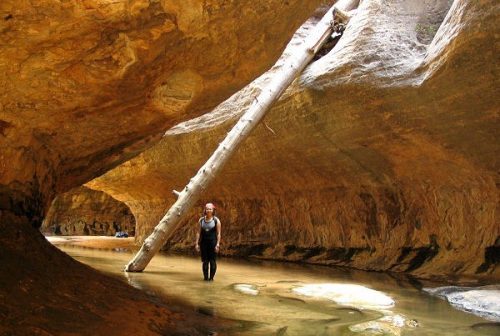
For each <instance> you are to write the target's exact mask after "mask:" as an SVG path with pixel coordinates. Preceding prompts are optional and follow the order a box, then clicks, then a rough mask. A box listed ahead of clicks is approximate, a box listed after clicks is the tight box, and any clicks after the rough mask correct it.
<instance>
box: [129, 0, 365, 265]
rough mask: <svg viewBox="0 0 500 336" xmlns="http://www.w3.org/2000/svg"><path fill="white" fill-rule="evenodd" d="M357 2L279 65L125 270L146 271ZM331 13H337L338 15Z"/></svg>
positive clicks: (339, 9)
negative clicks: (267, 83)
mask: <svg viewBox="0 0 500 336" xmlns="http://www.w3.org/2000/svg"><path fill="white" fill-rule="evenodd" d="M358 2H359V1H357V0H340V1H339V2H338V3H337V4H336V5H335V6H333V7H332V8H330V9H329V10H328V12H327V13H326V14H325V15H324V16H323V18H322V19H321V21H320V22H319V23H318V24H317V25H316V27H315V28H314V29H313V31H312V32H311V34H310V35H309V36H308V37H307V38H306V40H305V41H304V43H303V48H302V49H301V51H298V52H297V53H296V55H294V56H292V57H291V58H290V59H289V61H288V62H287V63H285V64H283V65H282V67H281V69H280V70H279V72H278V73H277V74H276V75H275V77H274V78H273V80H272V81H271V82H270V83H269V85H267V86H266V87H265V88H264V89H263V90H262V92H261V93H260V95H259V96H258V97H257V98H255V100H254V101H253V103H252V105H251V106H250V108H249V109H248V111H247V112H245V113H244V114H243V115H242V116H241V118H240V119H239V120H238V122H237V123H236V125H235V126H234V127H233V128H232V129H231V131H230V132H229V133H228V135H227V136H226V138H225V139H224V140H223V141H222V142H221V143H220V144H219V147H218V148H217V149H216V151H215V152H214V153H213V154H212V156H211V157H210V158H209V159H208V161H207V162H206V163H205V164H204V165H203V166H202V167H201V168H200V170H198V173H197V174H196V175H195V176H194V177H193V178H192V179H191V180H190V181H189V183H188V185H187V186H186V187H185V188H184V189H183V190H182V191H181V192H175V193H176V195H177V196H178V198H177V201H176V202H175V203H174V205H172V207H171V208H170V209H169V210H168V212H167V214H166V215H165V216H164V217H163V218H162V219H161V221H160V223H159V224H158V225H157V226H156V227H155V229H154V231H153V233H152V234H151V235H150V236H149V237H148V238H146V240H145V241H144V244H143V245H142V247H141V249H140V250H139V252H138V253H137V254H136V255H135V257H134V258H133V259H132V260H131V261H130V262H129V263H128V264H127V266H126V267H125V271H127V272H141V271H143V270H144V268H146V266H147V265H148V263H149V262H150V261H151V259H152V258H153V256H154V255H155V254H156V253H157V252H158V251H159V250H160V248H161V247H162V246H163V245H164V244H165V242H166V241H167V239H169V238H170V237H171V236H172V235H173V233H174V232H175V231H176V230H177V228H178V226H179V225H180V223H181V221H182V219H183V218H184V217H185V216H186V214H187V213H188V212H189V210H190V209H191V208H192V207H193V205H194V204H195V203H196V201H197V200H198V199H199V196H200V194H201V192H203V191H204V190H205V189H206V188H208V186H209V185H210V183H211V182H212V181H213V179H214V178H215V177H216V176H217V174H218V173H219V172H220V171H221V169H222V168H223V167H224V165H225V164H226V163H227V162H228V161H229V158H230V157H231V156H232V155H233V154H234V153H235V151H236V149H237V148H238V146H239V145H240V144H241V143H242V142H243V140H245V139H246V138H247V137H248V135H249V134H250V133H251V131H252V130H253V129H254V128H255V126H257V125H258V123H259V122H260V121H261V120H262V118H263V117H264V115H265V114H266V112H267V111H268V110H269V108H270V107H271V105H272V104H273V103H274V102H275V101H276V100H278V98H279V97H280V96H281V94H282V93H283V92H284V91H285V89H286V88H287V87H288V86H289V85H290V84H291V83H292V82H293V80H294V79H295V78H296V77H297V76H298V75H299V74H300V73H301V72H302V70H303V69H304V68H305V67H306V66H307V64H309V62H310V61H311V60H312V58H313V57H314V55H315V54H316V52H317V51H318V50H319V49H320V48H321V46H322V45H323V44H324V43H325V42H326V40H327V39H328V37H329V36H330V35H331V34H332V32H333V29H334V27H333V21H334V20H335V21H336V22H338V21H339V20H340V21H345V20H347V19H348V18H349V15H348V14H347V13H346V11H348V10H351V9H352V8H354V7H355V6H356V4H357V3H358ZM335 13H340V15H336V14H335ZM344 23H346V22H344Z"/></svg>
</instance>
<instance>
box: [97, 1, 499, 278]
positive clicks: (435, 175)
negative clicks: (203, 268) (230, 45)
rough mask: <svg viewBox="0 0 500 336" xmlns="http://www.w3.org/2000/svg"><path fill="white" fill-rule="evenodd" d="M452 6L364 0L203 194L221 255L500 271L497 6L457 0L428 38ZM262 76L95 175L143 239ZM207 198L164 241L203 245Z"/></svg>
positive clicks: (492, 274) (438, 271)
mask: <svg viewBox="0 0 500 336" xmlns="http://www.w3.org/2000/svg"><path fill="white" fill-rule="evenodd" d="M449 5H450V2H449V1H437V2H436V1H416V0H415V1H399V0H392V1H377V0H373V1H363V2H362V3H361V5H360V7H359V8H358V10H357V13H356V15H355V16H354V18H353V19H352V20H351V22H350V24H349V26H348V28H347V30H346V31H345V34H344V36H343V37H342V39H341V40H340V42H339V43H338V44H337V45H336V47H335V48H334V49H333V50H332V51H331V52H329V53H328V54H327V55H326V56H324V57H323V58H321V59H319V60H318V61H316V62H315V63H313V64H311V65H310V66H309V67H308V68H307V69H306V70H305V71H304V73H303V74H302V75H301V77H300V78H299V79H298V80H296V81H295V82H294V84H293V85H292V86H291V87H290V88H289V89H288V90H287V91H286V93H285V95H284V96H283V97H282V98H281V99H280V101H279V102H278V103H277V104H275V106H274V107H273V108H272V110H271V111H270V113H269V114H268V116H267V117H266V119H265V122H264V123H263V124H262V125H261V126H259V127H258V129H257V130H256V131H255V132H254V134H253V135H252V136H251V137H250V138H249V139H248V140H247V141H246V142H245V144H244V145H243V146H242V147H241V148H240V149H239V150H238V153H237V154H236V155H235V157H234V158H233V159H232V160H231V163H230V164H228V166H227V167H226V168H225V169H224V170H223V172H222V174H221V175H220V176H219V177H218V178H217V180H216V182H215V184H214V186H212V187H211V188H209V190H207V191H206V193H205V194H204V195H203V199H202V200H201V201H200V206H201V204H202V203H203V201H205V200H213V201H215V203H216V205H218V208H219V210H218V211H219V214H218V216H219V217H220V218H221V219H222V222H223V246H222V253H224V254H228V255H254V256H257V257H261V258H271V259H286V260H293V261H307V262H314V263H323V264H328V265H347V266H351V267H356V268H361V269H370V270H391V271H397V272H400V271H404V272H411V273H413V274H414V275H417V276H421V277H432V276H437V275H447V276H455V275H461V276H466V275H467V276H474V277H480V278H485V279H486V278H493V279H498V277H499V276H500V275H499V271H498V268H497V267H496V266H497V264H498V241H499V240H498V237H499V236H500V226H499V225H498V210H499V202H498V195H499V193H498V187H497V186H498V185H499V183H500V181H499V176H498V170H499V161H498V158H499V156H498V155H497V153H498V151H499V143H498V140H497V138H498V134H499V130H500V127H499V126H500V125H499V118H498V101H497V99H496V97H498V95H499V92H498V88H499V87H500V86H499V85H498V84H499V82H498V78H499V76H498V69H497V65H496V63H497V62H496V56H495V55H496V54H495V52H494V50H493V49H494V48H493V45H494V44H495V43H496V42H495V41H497V35H498V27H497V26H496V24H495V18H496V17H497V16H498V13H499V9H500V5H499V4H498V3H496V2H495V1H493V0H487V1H465V0H457V1H454V2H453V5H452V6H451V8H450V9H449V12H448V14H447V16H446V18H445V19H444V21H443V23H442V24H441V26H440V28H439V30H437V32H435V36H433V35H434V34H433V32H432V31H427V33H428V34H429V36H430V37H429V38H428V40H429V41H430V40H431V39H432V42H430V43H429V44H426V43H427V42H426V40H425V39H423V38H422V36H421V34H422V32H421V28H420V27H421V25H422V24H423V23H426V24H430V23H431V22H435V20H438V19H439V20H441V19H442V17H443V15H444V13H446V11H447V9H448V8H449ZM430 7H432V8H433V10H434V12H435V15H434V16H432V15H431V16H429V15H430V12H429V8H430ZM433 24H435V23H433ZM423 42H424V43H423ZM267 78H268V77H267ZM265 81H266V77H263V78H261V79H260V81H259V82H258V83H256V84H254V85H252V86H250V87H247V88H245V90H243V91H242V92H241V93H239V94H238V95H235V96H233V97H232V98H231V99H230V100H228V101H227V102H225V103H223V104H221V105H220V106H219V107H218V108H217V109H216V110H215V111H214V112H213V113H211V114H209V115H206V116H203V117H200V118H197V119H194V120H192V121H190V122H187V123H183V124H181V125H179V126H176V127H175V128H173V129H172V130H170V131H169V132H167V134H166V136H165V137H164V139H163V140H162V141H161V143H160V144H159V145H157V146H155V147H153V148H151V149H150V150H148V151H147V152H145V153H143V154H141V155H140V156H139V157H137V158H135V159H134V160H131V161H129V162H127V163H125V164H123V165H121V166H119V167H118V168H117V169H115V170H113V171H111V172H109V173H108V174H106V175H104V176H103V177H101V178H99V179H97V180H94V181H93V182H92V183H90V184H89V185H90V186H91V187H92V188H96V189H100V190H103V191H106V192H108V193H110V194H111V195H113V197H115V198H117V199H119V200H121V201H124V202H125V203H126V204H127V205H128V206H129V207H130V209H131V210H132V212H133V213H134V215H135V216H136V220H137V238H138V240H139V242H141V241H142V240H143V239H144V238H145V237H146V236H147V234H149V233H150V232H151V231H152V228H153V227H154V225H156V224H157V223H158V221H159V219H160V218H161V217H162V215H163V214H164V213H165V211H166V209H167V208H168V207H169V205H170V204H172V203H173V201H174V199H173V195H172V194H171V190H172V189H177V190H179V189H180V188H182V187H183V186H184V185H185V184H186V183H187V181H188V180H189V178H190V177H191V176H193V175H194V174H195V173H196V171H197V169H198V168H199V167H200V166H201V165H202V164H203V162H204V161H205V160H206V159H207V158H208V157H209V155H210V153H212V151H213V150H214V149H215V148H216V146H217V144H218V143H219V142H220V141H221V139H223V137H224V136H225V135H226V133H227V131H228V129H229V128H230V127H231V125H232V124H234V122H235V120H236V118H237V116H238V114H239V113H241V112H242V110H243V109H244V108H245V107H247V106H248V105H249V104H250V103H251V101H252V99H253V98H254V97H255V93H256V92H259V90H261V87H262V83H263V82H265ZM145 185H146V186H147V187H146V188H143V186H145ZM200 209H201V208H200ZM200 209H196V210H194V211H193V212H192V216H191V219H190V220H189V221H187V222H186V223H185V225H184V227H183V228H182V229H181V230H180V231H179V232H178V234H177V235H176V236H175V237H174V238H173V239H172V240H171V241H170V242H169V243H168V247H170V248H174V249H179V250H185V251H187V250H192V244H193V241H194V233H195V230H196V229H197V228H196V224H195V223H196V219H197V218H198V216H199V214H200V212H201V211H200Z"/></svg>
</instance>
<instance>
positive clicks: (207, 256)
mask: <svg viewBox="0 0 500 336" xmlns="http://www.w3.org/2000/svg"><path fill="white" fill-rule="evenodd" d="M218 222H219V219H218V218H217V217H212V219H211V220H210V221H205V217H202V218H200V252H201V261H202V262H203V277H204V279H205V280H213V279H214V276H215V272H216V271H217V263H216V260H215V259H216V256H217V252H215V246H216V245H217V223H218ZM209 264H210V278H209V276H208V266H209Z"/></svg>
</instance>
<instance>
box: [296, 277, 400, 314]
mask: <svg viewBox="0 0 500 336" xmlns="http://www.w3.org/2000/svg"><path fill="white" fill-rule="evenodd" d="M292 291H293V292H295V293H297V294H301V295H305V296H310V297H315V298H321V299H328V300H332V301H334V302H335V303H337V304H340V305H346V306H352V307H355V308H360V309H387V308H391V307H393V306H394V300H393V299H392V298H391V297H389V296H388V295H386V294H385V293H382V292H379V291H376V290H373V289H370V288H367V287H364V286H360V285H352V284H335V283H325V284H310V285H304V286H300V287H296V288H293V289H292Z"/></svg>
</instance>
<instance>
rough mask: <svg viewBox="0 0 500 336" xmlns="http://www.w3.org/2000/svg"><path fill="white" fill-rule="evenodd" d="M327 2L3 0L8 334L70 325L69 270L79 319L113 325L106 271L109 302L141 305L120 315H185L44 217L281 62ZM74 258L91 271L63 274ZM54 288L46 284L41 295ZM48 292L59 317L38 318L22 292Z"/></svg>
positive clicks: (3, 292)
mask: <svg viewBox="0 0 500 336" xmlns="http://www.w3.org/2000/svg"><path fill="white" fill-rule="evenodd" d="M320 2H321V1H320V0H315V1H306V2H304V1H297V0H290V1H277V0H265V1H224V2H220V1H211V0H209V1H206V0H203V1H202V0H192V1H164V0H132V1H128V0H127V1H125V0H116V1H108V0H85V1H77V0H68V1H57V0H41V1H26V0H21V1H14V0H2V1H1V3H0V72H1V73H2V76H0V88H1V89H0V232H1V233H2V235H1V244H0V257H1V258H2V262H4V261H9V267H8V268H6V267H4V269H3V271H2V276H1V277H0V298H1V300H0V302H1V305H0V320H1V321H2V325H1V326H0V327H1V328H0V329H1V330H0V333H8V334H12V333H14V334H34V333H39V334H41V333H49V334H62V332H61V331H60V330H55V329H54V325H56V327H57V325H58V323H52V322H54V321H55V322H57V321H59V320H58V319H57V316H68V314H66V315H64V314H60V312H61V310H64V309H65V308H64V307H68V305H67V304H66V303H67V300H68V297H66V296H65V295H66V294H67V293H66V292H60V293H59V292H57V293H54V292H56V291H58V288H56V287H54V286H53V284H54V283H59V282H61V285H60V287H64V288H81V290H79V291H73V292H72V293H71V299H72V301H71V305H70V307H69V308H68V309H69V310H70V311H71V314H70V315H71V316H73V317H74V318H75V320H78V322H77V324H78V326H79V328H76V329H75V328H69V327H68V330H70V329H71V330H76V331H75V332H78V333H80V334H96V333H97V334H105V333H106V330H109V329H111V328H110V327H108V329H106V328H105V326H106V325H111V324H106V321H105V319H104V320H103V319H100V318H99V316H103V315H105V314H104V311H103V308H102V307H101V303H100V302H98V301H92V296H89V295H87V294H88V293H91V292H92V286H94V285H95V284H96V283H103V284H104V285H103V287H101V288H102V289H103V290H98V291H96V293H99V294H101V296H100V297H101V299H102V300H107V299H109V301H113V303H111V304H110V309H109V310H113V311H118V312H120V310H119V307H120V306H121V305H122V306H127V308H124V309H123V310H122V311H123V312H126V314H124V315H123V316H118V315H115V317H117V318H116V321H121V320H122V319H124V318H125V317H124V316H140V312H142V311H145V310H148V311H152V312H153V314H155V313H156V314H158V316H165V318H164V319H163V322H165V323H166V322H168V324H170V325H172V324H173V323H176V320H175V319H170V320H169V321H167V320H168V319H169V318H167V316H166V315H165V314H164V312H165V311H162V310H161V309H155V307H154V306H152V305H151V303H149V305H150V306H149V307H148V306H147V305H148V303H147V302H146V301H144V302H145V303H144V307H143V308H141V307H140V306H139V305H137V306H135V305H130V304H129V303H130V300H131V298H132V297H133V296H134V295H138V294H137V291H135V292H134V291H130V290H129V289H127V286H126V285H124V284H121V283H118V284H116V283H114V282H113V285H106V280H103V279H104V278H103V277H102V276H100V275H99V276H98V275H96V274H95V273H93V272H92V271H90V270H88V269H87V268H84V267H83V266H82V265H80V264H77V263H75V262H72V261H68V259H67V257H66V256H65V255H64V254H63V253H61V252H59V251H58V250H56V249H55V248H53V247H52V246H51V245H50V244H48V243H47V242H46V241H45V240H44V239H43V238H42V237H41V235H40V233H39V231H38V230H37V229H38V228H39V227H40V225H41V223H42V221H43V218H44V215H45V213H46V211H47V210H48V208H49V206H50V204H51V202H52V200H53V198H54V197H55V196H56V194H58V193H62V192H65V191H68V190H70V189H71V188H73V187H76V186H80V185H81V184H82V183H84V182H86V181H88V180H90V179H92V178H94V177H96V176H99V175H100V174H102V173H103V172H105V171H107V170H108V169H110V168H111V167H114V166H116V165H118V164H119V163H120V162H123V161H125V160H127V159H129V158H131V157H133V156H135V155H137V154H138V153H139V152H140V151H142V150H144V149H145V148H147V147H148V146H150V145H152V144H153V143H154V142H156V141H158V140H159V138H160V137H161V136H162V135H163V133H164V131H165V130H166V129H168V128H169V127H171V126H173V125H175V124H177V123H178V122H180V121H183V120H187V119H190V118H193V117H195V116H198V115H200V114H202V113H203V112H205V111H207V110H209V109H211V108H213V107H214V106H216V105H217V104H218V103H220V102H221V101H223V100H224V99H226V98H227V97H229V96H230V95H231V94H233V93H234V92H236V91H237V90H238V89H240V88H241V87H243V86H244V85H245V84H247V83H248V82H249V81H251V80H252V79H254V78H255V77H256V76H257V75H259V74H260V73H262V71H264V70H265V69H267V68H268V67H269V66H270V65H271V64H272V63H273V62H274V61H275V59H276V58H278V56H279V54H280V52H281V50H282V49H283V48H284V46H285V43H286V42H287V41H288V40H289V38H290V37H291V35H292V34H293V31H294V29H296V27H297V26H298V25H299V24H301V23H302V22H303V21H304V20H305V19H307V17H309V16H310V14H311V12H312V11H313V10H314V9H315V7H316V6H317V5H318V4H319V3H320ZM35 228H36V229H35ZM7 242H14V243H13V244H6V243H7ZM21 265H22V267H20V266H21ZM67 265H72V266H67ZM16 267H17V268H22V269H20V270H17V271H15V268H16ZM65 270H71V272H73V273H74V274H78V273H79V272H81V276H72V277H65V276H62V275H61V276H52V273H58V272H60V274H63V272H64V271H65ZM92 274H93V275H92ZM93 276H95V277H97V278H94V280H95V281H88V280H87V279H90V278H92V277H93ZM34 280H36V281H34ZM25 283H28V284H29V286H27V285H26V286H25V285H24V284H25ZM47 284H49V285H47ZM50 284H52V286H51V285H50ZM42 289H43V291H44V292H43V293H44V296H40V295H38V294H37V293H40V291H42ZM125 292H127V293H129V294H130V295H128V296H127V298H125V297H124V296H125V294H123V293H125ZM65 293H66V294H65ZM117 296H118V297H119V296H123V297H124V300H119V299H116V298H117ZM46 298H49V299H50V300H51V301H50V305H49V308H47V309H45V308H44V309H37V310H36V311H35V313H36V314H38V315H37V316H39V317H40V319H41V320H43V321H44V322H43V325H44V326H47V328H46V329H43V330H32V329H30V328H31V327H33V326H40V325H41V324H40V321H39V320H37V319H35V318H34V317H33V314H34V313H33V312H32V311H31V310H29V309H22V307H23V305H22V304H21V303H23V302H33V305H35V306H36V304H37V303H40V302H43V301H46V300H45V299H46ZM115 299H116V300H115ZM79 302H80V303H82V302H83V303H85V304H79ZM57 307H60V308H57ZM100 307H101V308H100ZM33 309H34V308H33ZM89 310H92V311H95V313H96V314H95V315H96V316H93V315H92V316H91V315H89V314H86V312H87V311H89ZM110 316H111V315H110ZM94 317H95V318H94ZM159 319H160V318H158V319H156V318H155V319H153V321H149V320H148V318H147V317H144V318H140V319H136V321H135V322H134V321H132V320H130V322H127V323H124V324H123V328H119V330H118V331H116V334H119V333H120V332H122V333H125V332H124V330H126V329H127V328H130V330H129V333H132V334H133V333H134V330H143V331H144V332H142V331H141V333H144V334H147V333H150V334H154V333H156V334H162V333H163V334H164V333H165V329H164V328H163V326H162V327H161V328H160V327H159V328H156V329H155V328H153V327H154V326H155V325H156V324H157V323H160V322H161V321H154V320H159ZM20 321H22V323H21V322H20ZM98 321H101V322H102V323H98ZM108 322H109V321H108ZM75 323H76V322H75ZM186 323H187V322H186ZM148 324H151V325H152V326H153V327H151V328H152V329H151V328H149V327H148ZM187 324H189V323H187ZM125 325H127V326H125ZM5 327H6V328H7V329H5ZM97 327H98V329H95V328H97ZM44 330H45V331H44ZM96 330H100V331H99V332H96ZM148 330H149V332H148ZM14 331H15V332H14ZM171 332H172V333H174V332H175V330H174V329H172V328H171ZM181 333H182V332H181ZM184 334H191V332H189V331H185V332H184Z"/></svg>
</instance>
